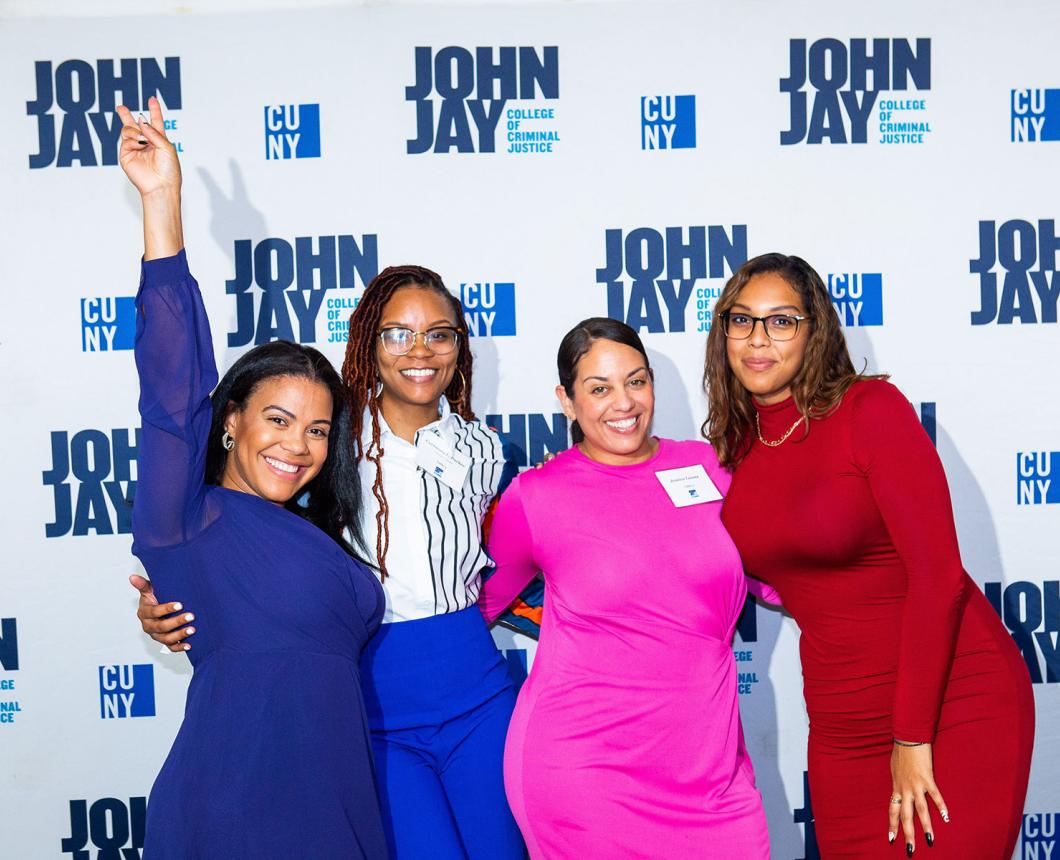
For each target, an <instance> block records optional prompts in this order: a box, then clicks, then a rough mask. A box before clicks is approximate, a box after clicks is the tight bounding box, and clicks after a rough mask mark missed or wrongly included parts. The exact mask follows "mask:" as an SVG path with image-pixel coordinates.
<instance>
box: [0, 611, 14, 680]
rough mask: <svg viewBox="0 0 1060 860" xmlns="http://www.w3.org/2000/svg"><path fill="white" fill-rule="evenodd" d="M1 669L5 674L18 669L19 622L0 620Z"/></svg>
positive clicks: (11, 619) (12, 619)
mask: <svg viewBox="0 0 1060 860" xmlns="http://www.w3.org/2000/svg"><path fill="white" fill-rule="evenodd" d="M0 667H3V669H4V671H5V672H14V671H15V670H16V669H18V621H16V620H15V619H14V618H0Z"/></svg>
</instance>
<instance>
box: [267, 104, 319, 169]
mask: <svg viewBox="0 0 1060 860" xmlns="http://www.w3.org/2000/svg"><path fill="white" fill-rule="evenodd" d="M277 158H280V159H282V158H320V105H266V106H265V159H266V160H271V159H277Z"/></svg>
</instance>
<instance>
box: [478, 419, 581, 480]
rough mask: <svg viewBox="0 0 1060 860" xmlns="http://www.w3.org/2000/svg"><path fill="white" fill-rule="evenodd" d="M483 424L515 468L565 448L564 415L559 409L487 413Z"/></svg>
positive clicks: (567, 439)
mask: <svg viewBox="0 0 1060 860" xmlns="http://www.w3.org/2000/svg"><path fill="white" fill-rule="evenodd" d="M486 426H487V427H492V428H493V429H494V430H496V431H497V435H498V436H500V439H501V449H502V451H503V452H504V459H505V460H506V461H507V462H508V463H512V464H513V465H515V466H517V467H519V468H525V467H526V466H530V465H533V464H534V463H541V462H543V461H544V459H545V454H558V453H559V452H560V451H565V450H566V449H567V448H568V447H569V438H568V435H567V433H568V429H567V416H566V415H564V414H563V413H562V412H554V413H553V414H552V415H542V414H540V413H533V414H529V415H527V414H520V413H512V414H509V415H487V416H486Z"/></svg>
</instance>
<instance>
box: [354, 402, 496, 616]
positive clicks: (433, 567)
mask: <svg viewBox="0 0 1060 860" xmlns="http://www.w3.org/2000/svg"><path fill="white" fill-rule="evenodd" d="M440 412H441V415H440V417H439V419H438V420H437V421H435V422H434V423H432V424H428V425H427V426H426V427H422V428H420V429H419V430H418V431H417V433H416V444H410V443H409V442H406V441H405V440H404V439H402V438H400V437H399V436H396V435H395V434H394V433H393V432H391V430H390V428H389V427H388V426H387V424H386V421H385V420H384V419H383V416H382V415H381V414H380V416H379V421H380V428H379V429H380V436H379V441H380V446H381V447H382V449H383V459H382V470H383V492H384V493H385V495H386V499H387V504H388V507H389V518H388V522H389V532H390V545H389V547H388V549H387V556H386V567H387V578H386V581H385V582H384V583H383V590H384V591H385V592H386V613H385V615H384V616H383V621H384V623H386V622H392V621H411V620H413V619H416V618H427V617H429V616H432V615H441V614H444V613H447V612H457V611H459V610H461V609H466V608H467V607H469V606H471V605H473V604H474V603H475V602H476V601H477V600H478V594H479V584H480V575H481V571H482V569H483V568H484V567H486V566H488V565H490V564H492V562H491V561H490V558H489V556H487V555H486V550H485V549H484V548H483V546H482V519H483V517H484V516H485V515H486V510H487V508H488V507H489V505H490V502H491V501H492V500H493V497H494V496H495V495H496V494H497V491H498V488H499V487H500V486H501V481H502V474H503V473H504V468H505V467H504V457H503V455H502V453H501V441H500V439H499V438H498V436H497V434H496V433H495V432H494V431H493V430H491V429H490V428H489V427H487V426H486V425H485V424H483V423H482V422H481V421H465V420H464V419H463V418H461V417H460V416H459V415H456V414H455V413H453V412H451V411H450V409H449V404H448V403H447V402H446V401H445V400H444V399H443V400H442V401H441V407H440ZM364 426H365V429H364V450H365V451H367V450H368V448H369V446H370V445H371V442H372V422H371V416H370V415H368V414H367V412H366V413H365V421H364ZM428 433H431V434H435V436H436V437H438V439H439V440H440V441H441V442H442V443H443V445H444V447H445V448H447V449H448V450H450V451H455V452H458V453H459V454H462V455H464V456H465V457H466V458H467V459H468V460H470V467H469V468H468V470H467V475H466V476H465V477H464V481H463V485H462V486H461V487H460V488H459V489H454V488H453V487H450V486H449V485H448V484H446V483H444V482H443V481H442V480H440V479H439V478H438V477H436V476H435V475H434V474H430V473H428V472H426V471H424V470H423V468H421V467H420V466H419V465H417V447H418V446H422V445H423V444H424V435H425V434H428ZM359 470H360V477H361V494H362V508H361V527H362V529H363V531H362V533H363V534H364V537H365V541H366V542H367V544H368V552H369V559H370V560H371V561H373V562H375V561H376V559H375V548H376V536H377V526H376V517H375V515H376V512H377V511H378V510H379V505H378V502H377V501H376V499H375V496H374V495H373V494H372V485H373V483H374V482H375V478H376V467H375V464H374V463H371V462H369V461H368V459H367V458H365V459H363V460H362V461H361V463H360V465H359Z"/></svg>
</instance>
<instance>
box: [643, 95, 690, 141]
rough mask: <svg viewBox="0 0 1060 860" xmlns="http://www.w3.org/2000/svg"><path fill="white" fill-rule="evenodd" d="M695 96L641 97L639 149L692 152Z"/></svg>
mask: <svg viewBox="0 0 1060 860" xmlns="http://www.w3.org/2000/svg"><path fill="white" fill-rule="evenodd" d="M695 146H696V97H695V96H642V97H641V100H640V148H641V149H695Z"/></svg>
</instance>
